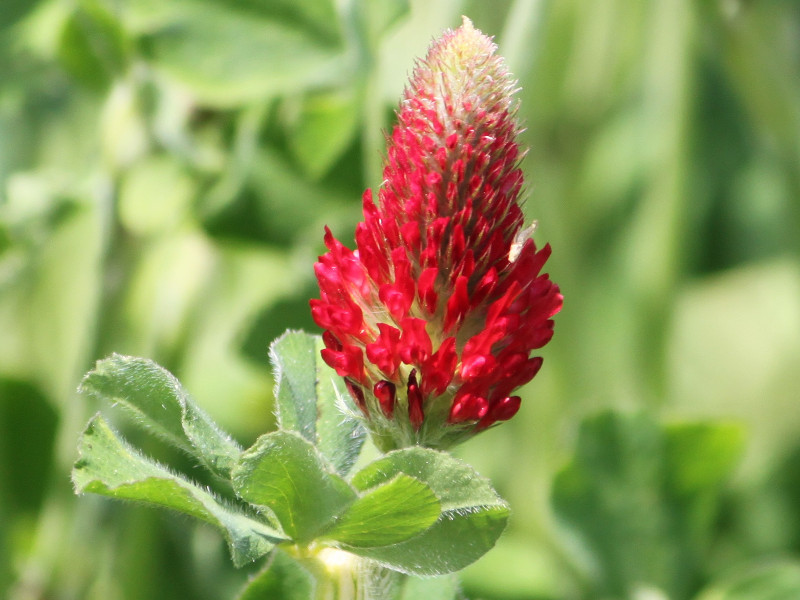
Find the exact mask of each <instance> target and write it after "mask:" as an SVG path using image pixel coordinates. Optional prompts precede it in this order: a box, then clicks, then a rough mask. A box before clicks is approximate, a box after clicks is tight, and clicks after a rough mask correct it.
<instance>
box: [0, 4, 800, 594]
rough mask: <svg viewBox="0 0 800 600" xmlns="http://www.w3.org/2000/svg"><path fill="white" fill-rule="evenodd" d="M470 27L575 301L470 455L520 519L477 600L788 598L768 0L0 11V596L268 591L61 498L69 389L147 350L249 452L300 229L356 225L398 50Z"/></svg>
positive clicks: (312, 232)
mask: <svg viewBox="0 0 800 600" xmlns="http://www.w3.org/2000/svg"><path fill="white" fill-rule="evenodd" d="M461 14H466V15H468V16H470V18H472V20H473V21H474V23H475V25H476V26H477V27H478V28H480V29H482V30H483V31H485V32H486V33H489V34H491V35H495V36H496V41H497V42H498V44H499V46H500V52H501V54H503V55H504V56H505V57H506V58H507V59H508V62H509V66H510V68H511V70H512V71H513V72H514V73H515V74H516V75H517V76H518V77H519V80H520V85H521V88H522V90H521V92H520V100H521V109H520V117H521V118H522V120H523V122H524V124H525V127H526V128H527V129H526V132H525V134H524V140H523V141H524V143H525V144H526V145H527V146H528V147H529V148H530V151H529V153H528V155H527V157H526V159H525V161H524V163H523V166H524V169H525V172H526V175H527V181H528V196H529V198H528V200H527V204H526V207H525V209H526V212H527V214H528V217H529V218H530V219H534V218H536V219H538V220H539V230H538V232H537V241H541V242H544V241H549V242H550V243H551V244H552V245H553V248H554V252H553V257H552V259H551V260H550V262H549V263H548V266H549V270H550V272H551V274H552V277H553V278H554V279H555V280H556V281H558V282H559V284H560V285H561V287H562V290H563V292H564V295H565V297H566V304H565V308H564V311H563V312H562V313H561V314H560V315H559V316H558V318H557V328H556V335H555V338H554V340H553V342H552V343H551V344H550V345H549V346H548V347H547V349H546V350H545V352H544V354H545V357H546V360H545V366H544V368H543V370H542V372H541V373H540V375H539V376H538V377H537V378H536V380H535V381H534V382H532V384H531V385H530V386H528V388H527V389H526V390H525V392H524V394H523V400H524V403H523V408H522V410H521V411H520V414H519V415H518V416H517V417H515V418H514V419H513V420H512V421H511V422H509V423H508V424H504V425H503V426H502V427H499V428H497V429H495V430H492V431H490V432H488V433H485V434H483V435H481V436H479V437H478V438H476V439H475V440H474V441H472V442H470V443H469V444H468V445H467V446H465V447H464V448H463V450H462V451H460V453H461V455H462V457H463V458H465V459H466V460H467V461H468V462H470V463H471V464H473V465H476V466H477V467H478V470H479V471H481V472H482V474H483V475H485V476H486V477H488V478H489V479H491V480H492V481H493V482H494V484H495V485H496V487H497V488H498V491H499V492H500V493H501V495H503V496H504V497H505V498H506V499H508V500H509V502H510V504H511V506H512V507H513V510H514V513H513V518H512V521H511V524H510V527H509V530H508V533H507V534H506V535H505V536H504V537H503V538H502V539H501V540H500V542H499V544H498V546H497V547H496V548H495V549H494V550H493V551H492V552H490V553H489V554H488V555H487V556H486V557H485V558H484V559H482V560H481V561H479V562H478V563H477V564H475V565H474V566H472V567H470V568H469V569H468V570H467V571H466V572H465V573H464V581H465V591H466V593H467V595H468V596H471V597H476V596H480V597H482V598H486V599H490V600H491V599H497V600H515V599H531V598H541V599H560V598H608V597H631V598H634V597H636V598H670V599H671V600H672V599H674V600H680V599H683V598H696V599H698V600H749V599H754V600H759V599H761V598H770V599H772V598H780V599H783V598H786V599H787V600H788V599H794V598H798V597H800V576H798V573H800V475H798V473H800V444H799V443H798V442H797V440H798V439H800V436H799V435H798V434H800V377H798V375H797V365H798V364H800V263H799V262H798V251H799V250H800V235H799V234H800V201H798V198H800V33H798V32H800V5H798V4H797V3H795V2H790V1H786V0H770V1H767V0H754V1H745V0H703V1H691V0H677V1H665V0H656V1H652V2H639V1H638V0H609V1H603V2H584V1H582V0H550V1H546V0H513V1H512V0H505V1H502V2H485V1H483V0H434V1H430V0H428V1H421V0H420V1H418V0H410V1H409V2H407V1H405V0H382V1H380V2H377V1H372V0H343V1H334V0H299V1H298V0H238V1H235V0H4V2H3V4H2V9H0V331H2V335H0V596H2V597H4V598H9V599H11V600H23V599H24V600H28V599H36V598H53V599H69V598H86V599H92V598H97V599H100V598H102V599H112V600H113V599H122V598H125V599H139V598H141V599H144V598H147V599H156V600H157V599H167V598H199V599H202V598H209V599H211V598H214V599H216V598H224V597H232V596H233V595H234V594H235V593H236V591H237V590H238V589H239V588H240V587H241V585H242V583H243V581H244V580H245V578H246V576H247V574H248V573H251V572H253V569H254V568H257V566H258V565H254V567H252V568H250V569H249V570H248V569H243V570H238V571H237V570H234V569H233V567H232V566H231V565H230V564H229V561H228V557H227V551H226V548H225V544H224V541H223V540H222V539H221V537H220V536H218V535H217V534H216V532H215V531H213V530H211V529H209V528H205V527H202V526H201V527H196V526H195V525H193V524H191V523H189V522H186V521H181V520H177V519H174V518H172V516H171V515H170V514H166V513H161V512H157V511H153V510H151V509H146V508H139V507H130V506H122V505H118V504H116V503H113V502H111V501H108V500H104V499H98V498H93V497H80V498H76V497H74V496H73V494H72V489H71V485H70V482H69V471H70V466H71V464H72V462H73V461H74V459H75V457H76V454H77V450H76V440H77V439H78V434H79V432H80V430H81V428H82V426H83V424H84V423H85V422H86V420H87V419H88V417H89V416H90V415H91V413H92V412H94V410H95V409H96V408H97V407H94V406H87V405H86V402H85V401H84V400H82V399H79V398H78V397H77V396H76V393H75V390H76V388H77V385H78V383H79V381H80V377H81V375H82V374H83V373H84V372H86V371H87V370H88V369H89V368H91V367H92V365H93V364H94V361H95V360H96V359H98V358H102V357H104V356H106V355H108V354H110V353H111V352H120V353H125V354H133V355H139V356H146V357H149V358H152V359H154V360H156V361H158V362H159V363H161V364H163V365H165V366H166V367H167V368H169V369H170V370H171V371H173V372H174V373H176V374H177V375H178V376H179V377H180V379H181V381H182V382H183V383H184V385H185V386H186V387H187V388H188V389H189V390H190V391H191V393H192V394H193V396H194V397H195V398H196V400H197V402H198V404H200V405H201V406H202V407H203V408H204V409H205V410H207V411H208V412H209V413H210V414H211V415H212V416H213V418H214V419H215V420H217V421H218V422H220V423H221V424H222V425H223V426H224V427H225V428H226V429H227V430H229V431H231V432H232V433H233V434H234V435H235V437H237V439H238V440H239V441H240V442H241V443H242V444H243V445H249V443H251V442H252V441H253V440H254V439H255V438H256V436H257V435H258V434H260V433H263V432H265V431H268V430H270V429H272V428H273V427H274V419H273V416H272V414H273V412H272V410H273V408H272V379H271V373H270V371H269V367H268V361H267V349H268V345H269V343H270V341H272V339H274V338H275V337H277V336H278V335H279V334H280V333H281V332H283V331H284V330H285V329H286V328H287V327H293V328H305V329H308V330H313V329H314V327H313V324H312V322H311V320H310V318H309V316H308V310H307V302H308V299H309V298H310V297H311V296H312V295H313V294H314V280H313V270H312V268H311V265H312V263H313V260H314V258H315V256H316V255H317V254H318V253H319V251H320V249H321V235H320V234H321V230H322V226H323V224H326V223H327V224H328V225H330V226H331V227H332V228H333V229H334V230H335V231H336V232H337V234H338V235H340V236H341V235H345V236H346V235H347V232H350V231H352V230H353V228H354V224H355V222H356V221H357V220H358V218H359V211H360V197H361V193H362V192H363V189H364V188H365V187H368V186H370V187H376V186H378V185H379V183H380V162H381V153H382V151H383V148H384V142H383V132H384V131H385V130H386V128H388V127H389V126H390V125H391V119H392V107H393V106H394V105H395V104H396V102H397V99H398V98H399V95H400V91H401V89H402V85H403V83H404V81H405V77H406V75H407V73H408V72H409V71H410V69H411V65H412V61H413V57H415V56H420V55H422V54H423V53H424V51H425V49H426V46H427V43H428V41H429V40H430V39H431V38H432V37H433V36H434V35H436V34H438V33H439V32H440V31H441V30H442V29H443V28H445V27H453V26H457V25H458V24H459V23H460V15H461ZM606 409H614V410H615V411H622V412H623V413H627V414H623V415H620V414H619V412H615V413H604V414H603V415H602V416H599V417H598V416H596V415H597V413H599V412H601V411H605V410H606ZM147 450H148V451H149V452H150V453H151V454H152V455H153V456H155V457H156V458H159V457H164V456H169V458H170V463H171V464H180V461H181V460H183V461H184V462H183V465H184V471H185V473H186V474H188V475H189V476H190V477H191V476H192V474H193V473H194V472H195V471H196V469H195V465H193V464H192V463H190V462H188V461H186V460H185V459H183V458H182V457H176V456H173V455H171V454H169V453H170V452H171V451H170V450H169V449H168V448H165V447H162V446H156V445H151V447H148V448H147ZM176 461H177V463H176ZM607 528H612V529H611V530H608V531H606V530H607ZM612 542H613V544H612Z"/></svg>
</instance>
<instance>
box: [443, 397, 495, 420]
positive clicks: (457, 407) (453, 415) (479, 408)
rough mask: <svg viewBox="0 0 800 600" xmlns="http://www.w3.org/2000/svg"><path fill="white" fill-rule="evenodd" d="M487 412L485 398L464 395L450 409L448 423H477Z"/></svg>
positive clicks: (487, 404)
mask: <svg viewBox="0 0 800 600" xmlns="http://www.w3.org/2000/svg"><path fill="white" fill-rule="evenodd" d="M488 410H489V403H488V402H487V401H486V398H482V397H481V396H476V395H475V394H464V395H463V396H461V397H459V398H457V399H456V400H455V401H454V402H453V406H452V407H451V408H450V418H449V419H448V420H449V422H450V423H463V422H464V421H477V420H479V419H481V418H482V417H483V416H484V415H485V414H486V411H488Z"/></svg>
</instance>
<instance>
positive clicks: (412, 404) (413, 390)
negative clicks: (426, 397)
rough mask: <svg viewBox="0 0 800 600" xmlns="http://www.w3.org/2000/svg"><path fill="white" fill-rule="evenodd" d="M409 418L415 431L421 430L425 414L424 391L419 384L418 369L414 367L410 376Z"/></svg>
mask: <svg viewBox="0 0 800 600" xmlns="http://www.w3.org/2000/svg"><path fill="white" fill-rule="evenodd" d="M408 420H409V421H411V425H412V426H413V427H414V430H415V431H419V428H420V427H421V426H422V422H423V421H424V420H425V414H424V413H423V412H422V393H421V392H420V391H419V385H417V370H416V369H412V370H411V373H410V374H409V376H408Z"/></svg>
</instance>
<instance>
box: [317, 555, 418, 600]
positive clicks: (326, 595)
mask: <svg viewBox="0 0 800 600" xmlns="http://www.w3.org/2000/svg"><path fill="white" fill-rule="evenodd" d="M301 562H302V563H303V566H304V567H306V569H308V570H309V571H310V572H311V573H312V575H313V576H314V578H315V580H316V584H317V585H316V589H315V593H314V599H313V600H385V599H390V598H396V597H397V596H398V595H399V593H400V591H401V590H402V586H403V583H404V582H405V578H406V576H405V575H402V574H401V573H397V572H396V571H390V570H389V569H385V568H383V567H381V566H379V565H377V564H375V563H373V562H371V561H367V560H363V559H361V558H358V557H357V556H355V555H353V554H350V553H349V552H344V551H343V550H337V549H335V548H324V549H322V550H320V551H318V552H315V553H313V555H311V556H308V557H306V558H304V559H301Z"/></svg>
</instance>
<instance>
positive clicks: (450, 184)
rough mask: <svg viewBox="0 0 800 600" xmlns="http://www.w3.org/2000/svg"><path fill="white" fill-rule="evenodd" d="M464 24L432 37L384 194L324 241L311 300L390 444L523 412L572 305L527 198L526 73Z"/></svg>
mask: <svg viewBox="0 0 800 600" xmlns="http://www.w3.org/2000/svg"><path fill="white" fill-rule="evenodd" d="M495 50H496V46H495V45H494V44H493V43H492V41H491V39H489V38H488V37H486V36H485V35H483V34H482V33H481V32H479V31H478V30H476V29H475V28H474V27H473V26H472V23H471V22H470V21H469V20H468V19H466V18H465V19H464V23H463V25H462V26H461V27H459V28H458V29H456V30H455V31H446V32H445V33H444V34H443V35H442V36H441V37H440V38H438V39H437V40H435V41H434V42H433V44H432V45H431V47H430V49H429V51H428V54H427V56H426V57H425V59H424V60H422V61H420V62H419V63H418V64H417V65H416V68H415V69H414V72H413V74H412V77H411V80H410V82H409V84H408V86H407V88H406V90H405V92H404V95H403V98H402V100H401V103H400V107H399V109H398V112H397V117H398V123H397V125H396V126H395V127H394V129H393V131H392V134H391V136H390V138H389V140H388V151H387V158H386V162H385V166H384V171H383V184H382V185H381V188H380V190H379V191H378V198H377V200H378V201H377V203H375V202H374V201H373V196H372V192H371V191H370V190H367V191H366V192H365V194H364V197H363V207H364V220H363V221H362V222H361V223H359V224H358V225H357V227H356V232H355V239H356V245H357V250H356V251H351V250H350V249H348V248H346V247H345V246H344V245H342V244H341V243H340V242H339V241H338V240H337V239H336V238H335V237H334V236H333V234H332V233H331V231H330V230H329V229H327V228H326V230H325V245H326V247H327V249H328V251H327V252H326V253H325V254H324V255H322V256H320V257H319V261H318V262H317V263H316V265H315V271H316V275H317V279H318V281H319V287H320V298H319V299H318V300H312V301H311V312H312V316H313V318H314V320H315V322H316V323H317V324H318V325H319V326H320V327H322V328H323V329H324V330H325V335H324V336H323V338H324V340H325V346H326V349H325V350H323V352H322V356H323V359H324V360H325V362H326V363H327V364H328V365H330V366H331V367H332V368H334V369H335V370H336V372H337V373H338V374H339V375H341V376H342V377H344V378H345V379H346V383H347V387H348V389H349V390H350V393H351V395H352V397H353V400H354V402H355V403H356V405H357V406H358V407H359V409H360V411H361V413H362V414H363V416H364V422H365V424H366V426H367V428H368V429H369V430H370V432H371V434H372V436H373V439H374V440H375V442H376V443H377V445H378V446H379V447H380V448H381V449H383V450H389V449H392V448H397V447H404V446H409V445H414V444H419V445H424V446H429V447H438V448H445V447H448V446H450V445H452V444H453V443H456V442H459V441H461V440H463V439H465V438H467V437H469V436H471V435H473V434H475V433H477V432H479V431H481V430H484V429H486V428H487V427H489V426H491V425H493V424H494V423H496V422H498V421H504V420H507V419H510V418H511V417H513V416H514V414H515V413H516V412H517V410H518V409H519V406H520V398H519V396H514V395H513V392H514V390H515V389H516V388H518V387H519V386H521V385H523V384H525V383H527V382H529V381H530V380H531V379H532V378H533V377H534V375H536V373H537V371H538V370H539V368H540V366H541V364H542V359H541V358H539V357H531V356H530V355H531V352H532V351H533V350H536V349H538V348H541V347H542V346H544V345H545V344H546V343H547V342H548V341H549V340H550V338H551V336H552V334H553V321H552V317H553V315H555V314H556V313H557V312H558V311H559V310H560V309H561V305H562V296H561V294H560V292H559V289H558V286H557V285H555V284H554V283H553V282H551V281H550V279H549V277H548V275H547V274H544V273H542V272H541V271H542V267H543V266H544V263H545V261H546V260H547V258H548V256H549V255H550V246H549V245H546V246H545V247H544V248H542V249H540V250H537V248H536V245H535V243H534V241H533V239H532V238H531V237H530V234H531V233H532V231H533V227H531V228H527V229H526V228H525V227H524V223H523V214H522V210H521V209H520V205H519V196H520V191H521V189H522V184H523V177H522V171H521V170H520V168H519V161H520V158H521V153H520V149H519V146H518V145H517V141H516V137H517V134H518V132H519V126H518V125H517V123H516V120H515V112H516V103H515V101H514V98H513V94H514V92H515V85H516V82H515V81H514V80H513V79H512V78H511V77H510V75H509V74H508V71H507V70H506V67H505V65H504V63H503V60H502V59H501V58H500V57H499V56H497V55H496V54H495Z"/></svg>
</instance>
